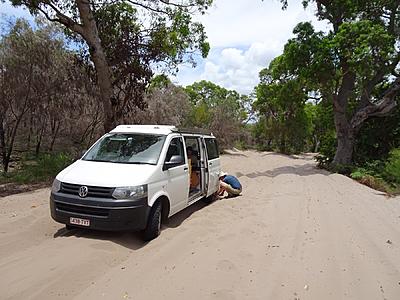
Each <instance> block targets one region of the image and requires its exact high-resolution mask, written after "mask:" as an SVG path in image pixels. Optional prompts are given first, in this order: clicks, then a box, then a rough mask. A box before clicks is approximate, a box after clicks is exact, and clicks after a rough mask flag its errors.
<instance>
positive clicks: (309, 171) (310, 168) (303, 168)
mask: <svg viewBox="0 0 400 300" xmlns="http://www.w3.org/2000/svg"><path fill="white" fill-rule="evenodd" d="M285 174H295V175H299V176H310V175H316V174H319V175H325V176H328V175H330V173H329V172H328V171H324V170H321V169H318V168H317V167H315V164H313V163H308V164H304V165H294V166H284V167H278V168H275V169H272V170H266V171H261V172H251V173H248V174H243V173H241V172H236V176H237V177H248V178H251V179H254V178H257V177H276V176H279V175H285Z"/></svg>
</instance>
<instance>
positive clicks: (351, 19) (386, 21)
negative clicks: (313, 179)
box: [280, 0, 400, 164]
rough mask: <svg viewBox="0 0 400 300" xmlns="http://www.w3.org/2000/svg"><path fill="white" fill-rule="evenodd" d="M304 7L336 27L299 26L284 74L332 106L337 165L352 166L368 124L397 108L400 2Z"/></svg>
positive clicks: (319, 1)
mask: <svg viewBox="0 0 400 300" xmlns="http://www.w3.org/2000/svg"><path fill="white" fill-rule="evenodd" d="M282 2H283V4H284V6H285V5H287V2H286V1H282ZM303 4H304V5H305V6H308V5H312V4H315V5H316V15H317V17H318V18H319V19H320V20H325V21H327V22H329V23H330V24H331V26H332V27H331V29H330V30H329V32H317V31H315V29H314V28H313V26H312V25H311V24H310V23H301V24H298V25H297V26H296V28H295V30H294V34H295V37H294V38H293V39H291V40H289V41H288V43H287V44H286V45H285V48H284V53H283V55H282V56H281V59H280V64H281V66H280V69H281V70H282V72H283V73H286V74H287V75H290V76H292V77H293V78H301V79H302V80H303V82H304V84H305V87H306V88H307V89H308V91H312V92H313V95H319V96H320V97H321V99H322V98H323V99H326V101H329V102H330V103H331V105H332V108H333V116H334V121H335V128H336V136H337V149H336V153H335V156H334V159H333V162H334V163H336V164H349V163H351V161H352V157H353V151H354V145H355V142H356V140H357V137H358V133H359V131H360V129H361V127H362V125H363V123H364V122H365V120H367V119H368V118H371V117H382V116H386V115H387V114H389V113H390V112H392V111H393V109H394V108H395V107H396V105H397V95H398V93H399V90H400V77H399V72H398V64H399V60H400V51H399V47H398V45H399V42H400V36H399V34H400V31H399V28H400V9H399V7H400V1H398V0H365V1H364V0H363V1H348V0H333V1H327V0H305V1H303ZM382 87H385V89H383V91H382Z"/></svg>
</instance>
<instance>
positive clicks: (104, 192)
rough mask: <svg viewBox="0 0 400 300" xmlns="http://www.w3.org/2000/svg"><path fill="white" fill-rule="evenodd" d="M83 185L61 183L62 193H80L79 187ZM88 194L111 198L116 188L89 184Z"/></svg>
mask: <svg viewBox="0 0 400 300" xmlns="http://www.w3.org/2000/svg"><path fill="white" fill-rule="evenodd" d="M81 186H82V185H80V184H71V183H65V182H62V183H61V190H60V191H61V193H64V194H70V195H79V188H80V187H81ZM87 188H88V194H87V197H96V198H111V197H112V193H113V191H114V188H110V187H102V186H87Z"/></svg>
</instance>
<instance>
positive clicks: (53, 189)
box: [51, 179, 61, 193]
mask: <svg viewBox="0 0 400 300" xmlns="http://www.w3.org/2000/svg"><path fill="white" fill-rule="evenodd" d="M60 189H61V181H59V180H57V179H54V181H53V185H52V186H51V192H52V193H57V192H58V191H59V190H60Z"/></svg>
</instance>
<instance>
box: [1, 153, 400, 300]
mask: <svg viewBox="0 0 400 300" xmlns="http://www.w3.org/2000/svg"><path fill="white" fill-rule="evenodd" d="M222 163H223V166H224V169H225V170H226V171H228V172H230V173H232V174H236V175H237V176H238V177H239V179H240V180H241V182H242V183H243V186H244V191H243V196H241V197H239V198H236V199H225V200H220V201H217V202H214V203H212V204H211V205H208V206H205V205H204V204H202V203H196V204H194V205H193V206H191V207H190V208H188V209H186V210H185V211H183V212H181V213H179V214H178V215H176V216H174V217H172V218H171V220H170V221H169V223H168V224H166V225H165V226H164V229H163V231H162V234H161V236H160V237H159V238H158V239H156V240H154V241H152V242H150V243H147V244H145V243H143V242H142V241H141V240H140V237H139V235H138V234H135V233H107V232H94V231H84V230H79V229H76V230H72V231H70V232H67V231H66V230H65V229H64V228H63V226H62V225H60V224H57V223H55V222H53V221H52V220H51V218H50V216H49V208H48V195H49V190H48V189H41V190H37V191H35V192H33V193H25V194H19V195H14V196H9V197H5V198H0V271H1V275H0V299H31V298H32V299H71V298H75V299H85V300H87V299H157V298H158V299H230V300H231V299H400V199H399V198H387V197H385V196H384V195H382V194H381V193H379V192H376V191H374V190H371V189H369V188H367V187H365V186H362V185H359V184H358V183H356V182H354V181H352V180H351V179H349V178H346V177H344V176H341V175H337V174H329V173H327V172H324V171H321V170H317V169H316V168H315V164H314V162H313V160H312V159H311V156H298V157H287V156H283V155H278V154H274V153H255V152H240V153H233V154H231V155H225V156H223V157H222Z"/></svg>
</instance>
